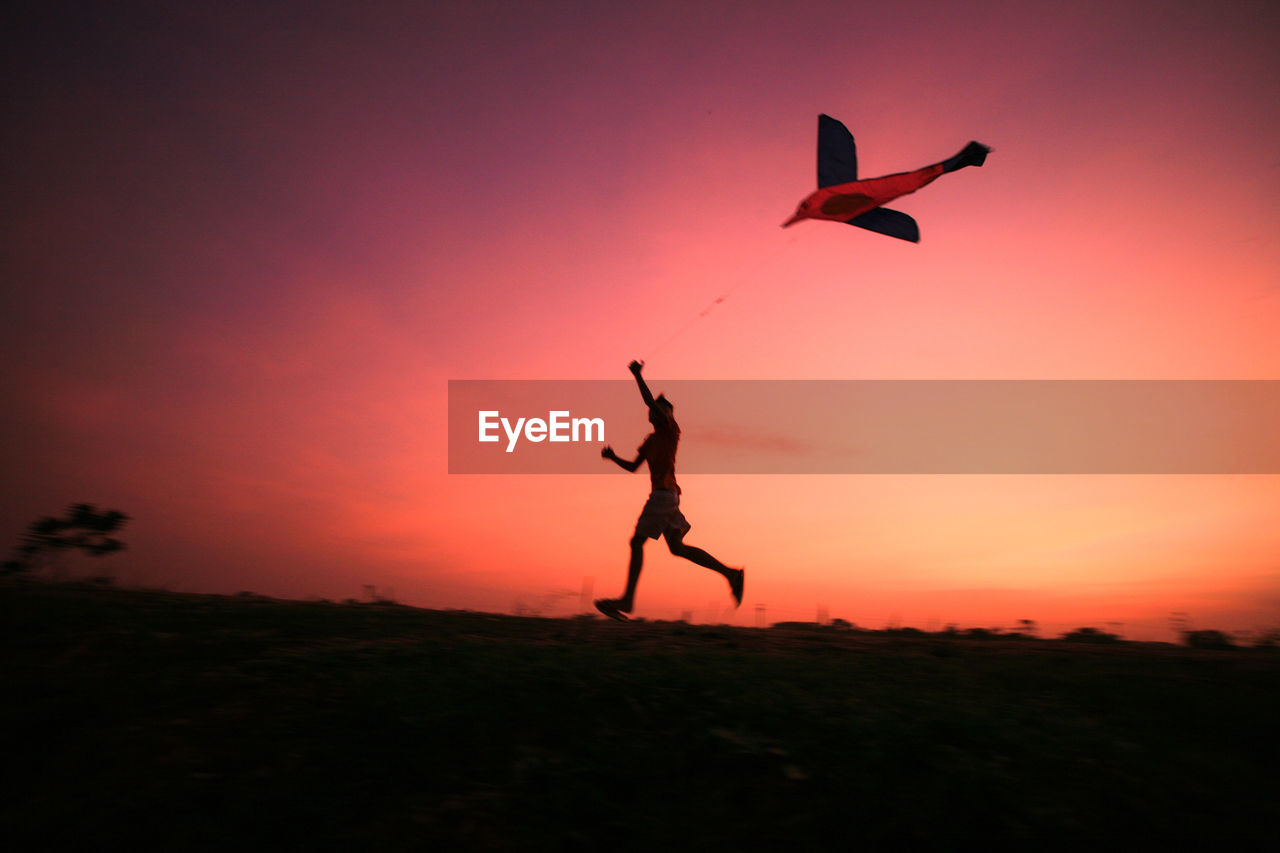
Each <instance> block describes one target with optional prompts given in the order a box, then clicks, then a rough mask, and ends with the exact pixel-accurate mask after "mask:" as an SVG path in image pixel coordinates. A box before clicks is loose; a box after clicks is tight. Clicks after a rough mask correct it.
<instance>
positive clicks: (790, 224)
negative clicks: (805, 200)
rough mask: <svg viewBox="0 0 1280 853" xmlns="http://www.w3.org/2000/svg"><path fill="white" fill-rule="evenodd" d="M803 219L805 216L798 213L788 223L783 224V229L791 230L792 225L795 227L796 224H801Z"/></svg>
mask: <svg viewBox="0 0 1280 853" xmlns="http://www.w3.org/2000/svg"><path fill="white" fill-rule="evenodd" d="M801 219H804V216H803V215H802V214H799V213H797V214H796V215H795V216H792V217H791V218H790V219H788V220H787V221H786V222H784V223H782V227H783V228H790V227H791V226H792V225H795V224H796V223H797V222H799V221H800V220H801Z"/></svg>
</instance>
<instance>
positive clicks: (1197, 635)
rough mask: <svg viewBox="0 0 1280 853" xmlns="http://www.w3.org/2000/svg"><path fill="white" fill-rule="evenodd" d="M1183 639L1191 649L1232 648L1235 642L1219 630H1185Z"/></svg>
mask: <svg viewBox="0 0 1280 853" xmlns="http://www.w3.org/2000/svg"><path fill="white" fill-rule="evenodd" d="M1182 639H1183V641H1184V642H1185V643H1186V644H1187V645H1188V646H1190V647H1191V648H1193V649H1234V648H1235V647H1236V644H1235V643H1233V642H1232V641H1231V638H1230V637H1229V636H1227V635H1226V634H1224V633H1223V632H1221V631H1213V630H1204V631H1187V632H1186V633H1185V634H1183V635H1182Z"/></svg>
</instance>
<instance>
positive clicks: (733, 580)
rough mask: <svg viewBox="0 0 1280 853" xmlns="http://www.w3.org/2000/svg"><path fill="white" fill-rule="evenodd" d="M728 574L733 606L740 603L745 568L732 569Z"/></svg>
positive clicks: (745, 575)
mask: <svg viewBox="0 0 1280 853" xmlns="http://www.w3.org/2000/svg"><path fill="white" fill-rule="evenodd" d="M732 572H733V573H732V574H731V575H729V591H730V592H732V593H733V601H734V604H733V606H734V607H737V606H739V605H740V604H742V584H743V582H744V581H745V580H746V577H747V571H746V569H733V570H732Z"/></svg>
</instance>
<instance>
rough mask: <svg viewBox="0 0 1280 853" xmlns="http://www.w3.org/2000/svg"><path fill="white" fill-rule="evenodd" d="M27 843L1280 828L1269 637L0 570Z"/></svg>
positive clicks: (15, 768)
mask: <svg viewBox="0 0 1280 853" xmlns="http://www.w3.org/2000/svg"><path fill="white" fill-rule="evenodd" d="M0 616H2V618H3V629H4V651H3V658H2V660H3V687H2V692H3V697H4V698H3V705H2V707H3V726H2V727H0V731H2V732H3V735H2V736H3V749H4V753H3V754H4V759H5V760H4V775H5V777H6V778H5V790H6V791H7V792H8V793H7V794H6V795H5V796H4V798H3V801H2V804H0V809H2V812H0V814H2V815H3V818H2V825H0V831H2V833H3V837H5V838H6V839H11V840H13V841H16V842H17V844H18V846H9V848H8V849H11V850H31V849H39V848H47V847H51V846H52V845H54V844H58V845H60V846H67V845H70V846H72V847H73V848H79V849H85V850H98V849H107V848H108V847H123V846H125V845H128V846H131V847H134V848H135V849H157V850H186V849H209V850H214V849H217V850H227V849H232V848H235V847H247V848H249V849H298V850H302V849H306V850H317V849H320V850H329V849H343V850H365V849H378V850H402V849H424V850H425V849H433V850H440V849H461V850H468V849H478V850H479V849H485V850H487V849H513V850H529V849H556V850H566V849H568V850H572V849H584V848H598V847H600V846H601V845H604V846H606V847H607V848H612V849H623V850H629V849H642V848H643V849H669V848H676V849H687V848H694V847H706V846H707V845H708V844H713V843H721V844H732V845H735V846H738V847H745V848H748V849H759V848H764V847H773V848H782V849H793V848H800V847H821V848H824V849H825V848H836V847H840V848H848V847H850V846H855V845H856V846H864V845H869V844H875V845H883V844H894V845H901V844H904V843H905V844H908V845H911V846H912V847H916V846H921V845H922V844H930V845H932V846H934V847H937V848H940V849H951V848H954V847H956V846H958V845H960V844H961V843H963V842H971V843H977V844H981V845H984V846H988V847H990V846H994V845H995V844H999V843H1003V842H1009V841H1022V842H1032V843H1036V844H1038V845H1040V846H1047V847H1068V846H1073V847H1074V846H1078V845H1080V844H1087V843H1102V844H1106V845H1107V846H1108V847H1110V846H1113V845H1118V844H1122V843H1127V844H1140V845H1141V846H1142V847H1143V848H1151V847H1155V846H1156V845H1172V844H1178V845H1183V844H1187V843H1203V842H1210V841H1212V842H1214V843H1215V844H1223V843H1225V844H1234V845H1237V846H1238V847H1240V848H1241V849H1245V850H1253V849H1262V848H1263V847H1264V846H1270V844H1271V843H1272V842H1273V841H1274V827H1275V819H1276V816H1277V815H1276V804H1277V803H1278V802H1280V783H1278V781H1277V767H1278V766H1280V739H1278V738H1277V732H1276V729H1277V711H1280V654H1277V653H1275V652H1272V651H1267V650H1235V651H1192V650H1189V649H1185V648H1177V647H1173V646H1168V645H1152V644H1131V643H1121V644H1112V645H1103V644H1084V643H1068V642H1062V641H1048V640H1045V641H1038V640H1014V639H995V640H972V639H964V638H957V637H943V636H937V635H922V636H915V637H896V636H890V635H886V634H882V633H856V632H847V631H844V632H842V631H835V630H829V629H826V630H824V629H817V628H814V629H809V630H800V629H794V630H784V629H767V630H762V629H747V628H729V627H710V626H691V625H684V624H681V623H632V624H627V625H622V624H617V623H614V622H607V621H598V620H588V619H577V620H563V619H534V618H517V617H510V616H495V615H487V614H477V613H464V612H439V611H426V610H416V609H412V608H407V607H399V606H391V605H340V604H327V603H304V602H288V601H276V600H269V599H262V598H256V597H251V596H236V597H223V596H197V595H181V594H175V593H166V592H145V591H131V590H119V589H113V588H109V587H93V586H88V585H79V584H48V583H35V582H29V581H14V580H8V581H3V582H0Z"/></svg>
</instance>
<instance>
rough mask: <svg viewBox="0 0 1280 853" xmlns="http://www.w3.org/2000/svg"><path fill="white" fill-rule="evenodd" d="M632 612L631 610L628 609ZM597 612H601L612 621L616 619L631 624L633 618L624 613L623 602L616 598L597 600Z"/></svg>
mask: <svg viewBox="0 0 1280 853" xmlns="http://www.w3.org/2000/svg"><path fill="white" fill-rule="evenodd" d="M627 609H628V610H630V609H631V608H627ZM596 610H599V611H600V612H601V613H603V614H604V615H605V616H608V617H609V618H610V619H616V620H618V621H619V622H630V621H631V617H629V616H627V614H626V613H623V612H622V602H621V601H620V600H619V599H616V598H597V599H596Z"/></svg>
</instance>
